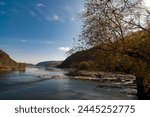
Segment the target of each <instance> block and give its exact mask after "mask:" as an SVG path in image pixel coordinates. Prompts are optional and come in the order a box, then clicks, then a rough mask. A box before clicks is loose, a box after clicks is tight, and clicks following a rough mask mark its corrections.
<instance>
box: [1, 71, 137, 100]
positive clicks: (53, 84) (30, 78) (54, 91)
mask: <svg viewBox="0 0 150 117" xmlns="http://www.w3.org/2000/svg"><path fill="white" fill-rule="evenodd" d="M66 72H67V71H66V70H63V69H56V68H53V69H51V70H46V69H44V68H27V69H26V71H24V72H0V99H1V100H132V99H137V98H136V96H135V95H132V93H131V92H130V89H126V88H117V87H114V88H113V87H107V86H106V87H99V85H100V84H101V83H100V82H98V81H90V80H79V79H78V80H76V79H72V78H69V76H66V75H65V73H66Z"/></svg>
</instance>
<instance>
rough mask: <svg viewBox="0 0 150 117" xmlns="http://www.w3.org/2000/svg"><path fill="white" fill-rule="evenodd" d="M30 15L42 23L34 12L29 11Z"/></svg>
mask: <svg viewBox="0 0 150 117" xmlns="http://www.w3.org/2000/svg"><path fill="white" fill-rule="evenodd" d="M29 13H30V15H31V16H33V17H35V18H36V19H37V20H39V21H41V18H40V17H39V16H38V15H37V14H36V13H35V12H33V11H32V10H29Z"/></svg>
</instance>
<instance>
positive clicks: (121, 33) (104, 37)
mask: <svg viewBox="0 0 150 117" xmlns="http://www.w3.org/2000/svg"><path fill="white" fill-rule="evenodd" d="M142 2H143V1H142V0H85V6H84V7H85V11H84V13H83V14H82V17H83V23H84V24H83V30H82V32H81V35H80V38H79V40H78V41H79V42H81V43H82V44H81V46H82V45H84V47H83V48H90V47H93V46H96V45H99V44H102V43H103V44H108V45H109V46H110V45H111V44H113V42H118V41H119V42H120V40H121V42H122V43H121V44H122V51H123V50H124V48H125V47H124V39H125V37H126V36H127V35H128V34H129V33H132V32H135V31H138V30H147V24H148V22H149V16H150V15H149V10H148V9H146V8H144V7H143V5H142ZM147 31H148V32H149V30H147ZM149 33H150V32H149ZM81 46H79V47H81ZM110 47H112V48H113V46H112V45H111V46H110Z"/></svg>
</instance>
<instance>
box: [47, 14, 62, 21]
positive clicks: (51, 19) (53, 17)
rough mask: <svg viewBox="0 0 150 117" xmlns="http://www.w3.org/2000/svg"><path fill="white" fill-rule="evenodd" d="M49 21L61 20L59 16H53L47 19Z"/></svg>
mask: <svg viewBox="0 0 150 117" xmlns="http://www.w3.org/2000/svg"><path fill="white" fill-rule="evenodd" d="M46 20H48V21H60V20H61V18H60V17H59V16H58V15H53V16H52V17H46Z"/></svg>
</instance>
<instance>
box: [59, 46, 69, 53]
mask: <svg viewBox="0 0 150 117" xmlns="http://www.w3.org/2000/svg"><path fill="white" fill-rule="evenodd" d="M58 50H60V51H62V52H68V51H69V50H70V48H69V47H59V48H58Z"/></svg>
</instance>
